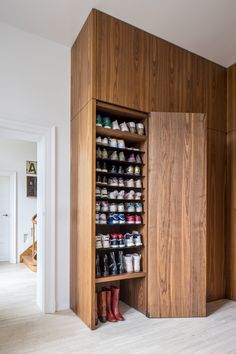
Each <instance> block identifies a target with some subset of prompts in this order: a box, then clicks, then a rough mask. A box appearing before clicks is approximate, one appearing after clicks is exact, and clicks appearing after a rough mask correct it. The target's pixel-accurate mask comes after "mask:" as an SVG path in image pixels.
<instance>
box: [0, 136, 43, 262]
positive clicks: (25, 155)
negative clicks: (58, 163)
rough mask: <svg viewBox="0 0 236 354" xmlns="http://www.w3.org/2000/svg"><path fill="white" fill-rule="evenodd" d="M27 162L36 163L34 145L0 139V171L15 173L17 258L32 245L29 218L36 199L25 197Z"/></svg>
mask: <svg viewBox="0 0 236 354" xmlns="http://www.w3.org/2000/svg"><path fill="white" fill-rule="evenodd" d="M27 160H29V161H37V144H36V143H30V142H26V141H15V140H3V139H0V170H1V171H14V172H16V173H17V229H16V230H17V256H19V255H20V253H21V252H23V251H24V250H25V249H26V248H27V247H29V246H30V244H31V243H32V238H31V218H32V216H33V215H34V214H36V213H37V199H36V198H27V197H26V171H25V168H26V166H25V165H26V161H27ZM24 234H25V235H28V237H27V238H28V240H27V242H24Z"/></svg>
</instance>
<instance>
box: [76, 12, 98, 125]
mask: <svg viewBox="0 0 236 354" xmlns="http://www.w3.org/2000/svg"><path fill="white" fill-rule="evenodd" d="M95 21H96V11H95V10H92V11H91V13H90V15H89V17H88V19H87V20H86V22H85V24H84V26H83V28H82V29H81V31H80V33H79V35H78V37H77V39H76V41H75V43H74V45H73V47H72V50H71V118H72V119H73V118H74V117H75V116H76V115H77V114H78V113H79V112H80V111H81V110H82V108H83V107H84V106H85V105H86V104H87V103H88V101H89V100H90V99H91V98H92V97H93V96H95V83H96V81H95V77H94V75H95V64H96V58H95V48H96V41H95V38H96V25H95Z"/></svg>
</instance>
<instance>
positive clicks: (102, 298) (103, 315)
mask: <svg viewBox="0 0 236 354" xmlns="http://www.w3.org/2000/svg"><path fill="white" fill-rule="evenodd" d="M106 307H107V302H106V291H104V290H101V291H99V293H98V318H99V320H100V321H101V322H102V323H104V322H106V320H107V310H106Z"/></svg>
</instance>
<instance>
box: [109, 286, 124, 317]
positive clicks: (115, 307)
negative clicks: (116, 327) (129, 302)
mask: <svg viewBox="0 0 236 354" xmlns="http://www.w3.org/2000/svg"><path fill="white" fill-rule="evenodd" d="M111 293H112V300H111V309H112V312H113V313H114V315H115V318H116V319H117V321H124V317H123V316H122V315H121V313H120V311H119V301H120V289H119V288H117V287H115V286H112V287H111Z"/></svg>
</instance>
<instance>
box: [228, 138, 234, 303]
mask: <svg viewBox="0 0 236 354" xmlns="http://www.w3.org/2000/svg"><path fill="white" fill-rule="evenodd" d="M235 181H236V131H232V132H230V133H228V134H227V239H226V296H227V297H228V298H229V299H231V300H236V184H235Z"/></svg>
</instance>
